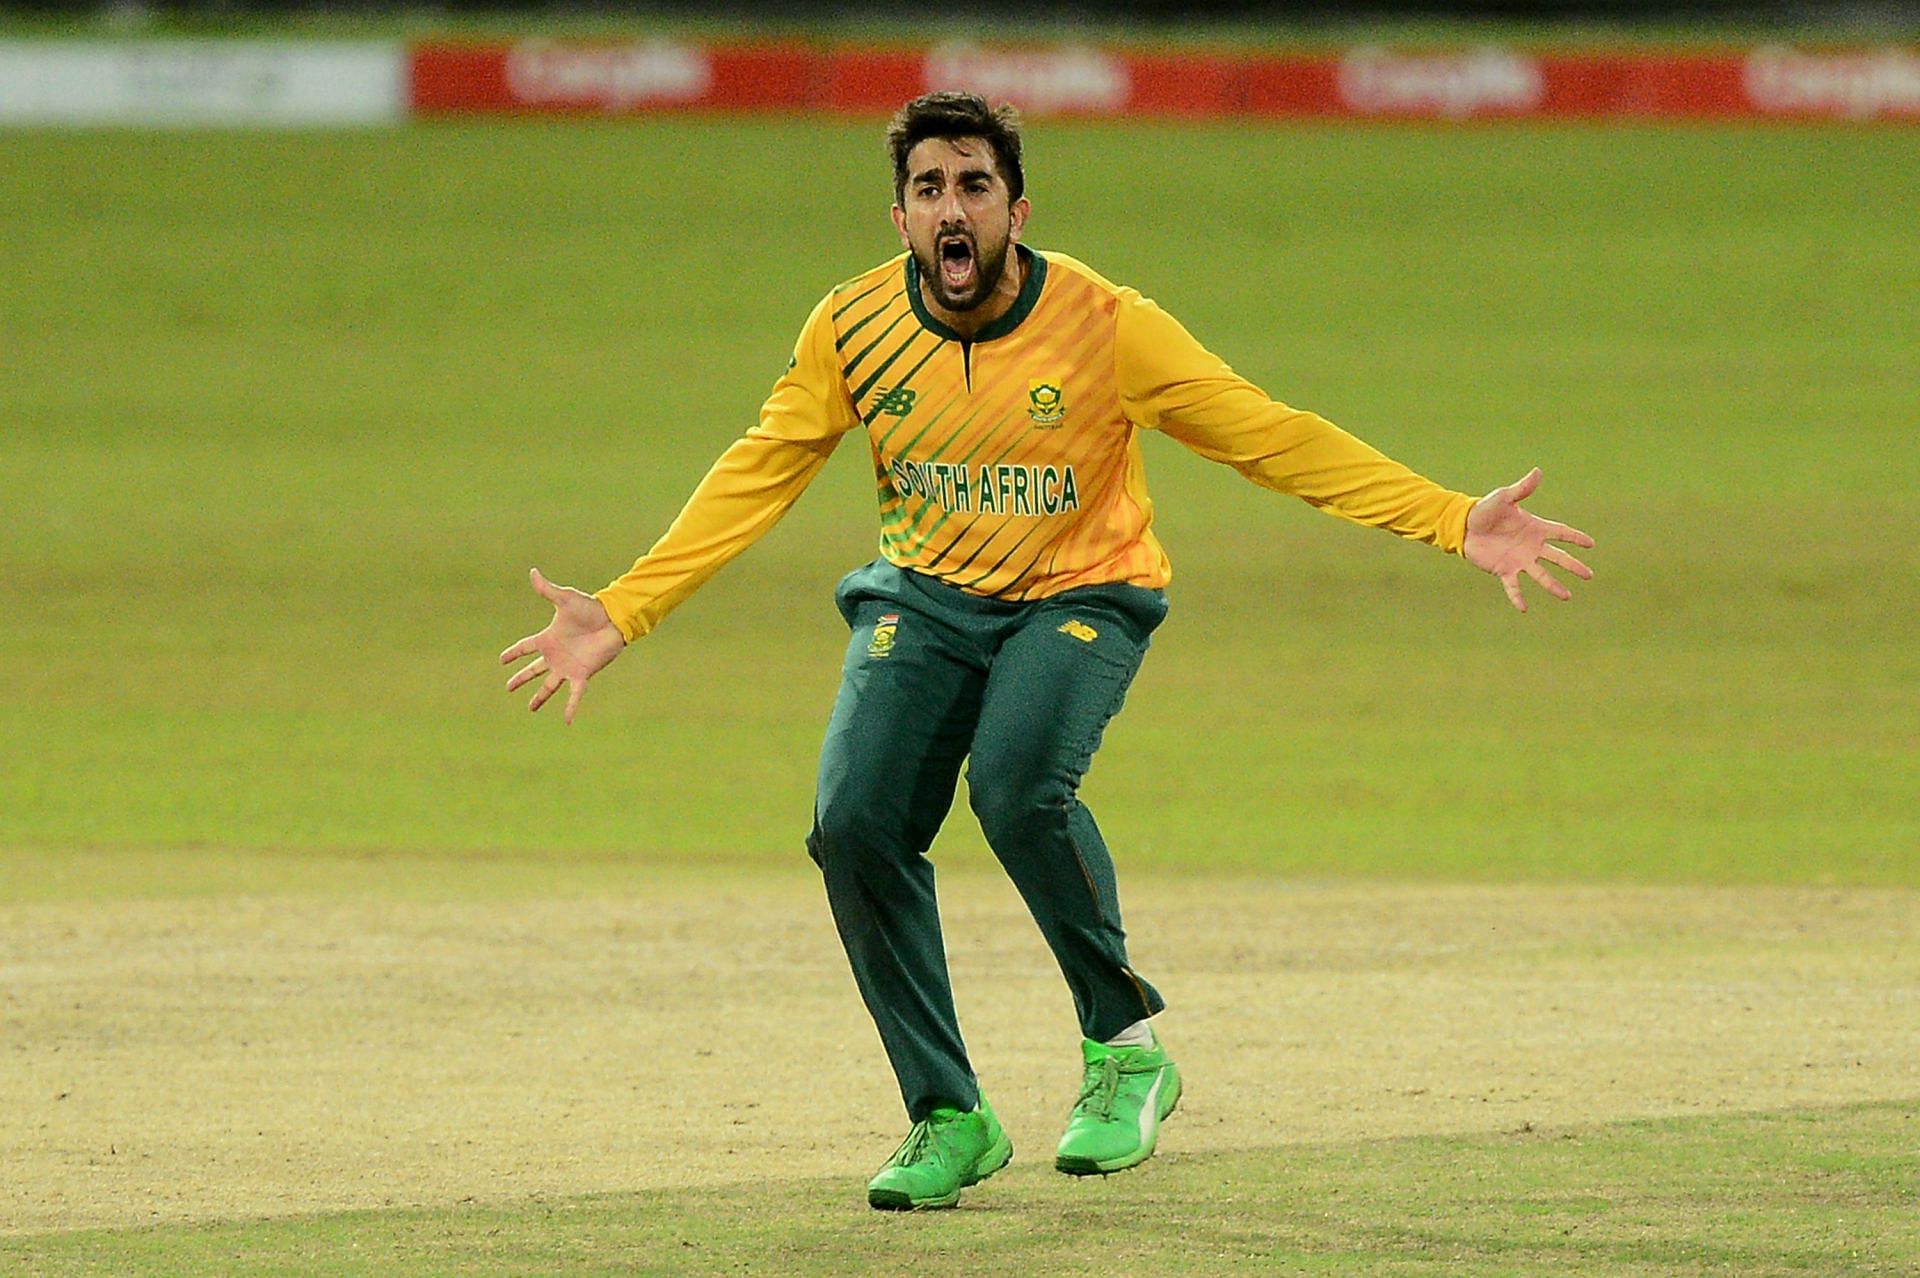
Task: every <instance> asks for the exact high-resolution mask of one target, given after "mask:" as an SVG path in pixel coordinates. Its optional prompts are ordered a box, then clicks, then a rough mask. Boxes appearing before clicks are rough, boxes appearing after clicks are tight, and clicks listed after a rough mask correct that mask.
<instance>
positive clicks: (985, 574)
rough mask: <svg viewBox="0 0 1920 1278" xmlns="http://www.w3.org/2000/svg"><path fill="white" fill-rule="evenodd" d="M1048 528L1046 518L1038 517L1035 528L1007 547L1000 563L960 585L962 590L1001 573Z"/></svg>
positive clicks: (1034, 523) (1034, 524) (1028, 530)
mask: <svg viewBox="0 0 1920 1278" xmlns="http://www.w3.org/2000/svg"><path fill="white" fill-rule="evenodd" d="M1046 526H1047V521H1046V518H1045V517H1044V516H1036V517H1035V518H1034V521H1033V526H1032V527H1030V528H1028V529H1027V530H1026V531H1025V532H1023V533H1021V534H1020V540H1018V541H1016V542H1014V543H1013V545H1011V546H1009V547H1007V553H1006V554H1004V555H1002V556H1000V559H999V562H997V563H995V564H994V565H993V567H991V568H989V569H987V570H986V571H985V572H983V573H981V574H980V575H979V576H977V577H974V578H973V579H971V580H970V581H964V582H961V583H960V587H961V589H963V590H965V589H968V588H970V587H973V586H977V585H979V584H980V583H981V582H983V581H985V580H986V579H987V578H989V577H991V576H993V574H995V573H996V572H999V571H1000V569H1001V568H1003V567H1005V566H1006V562H1007V560H1009V559H1011V558H1013V556H1014V553H1015V552H1016V551H1018V550H1019V549H1020V547H1022V546H1024V545H1026V544H1027V541H1028V539H1030V538H1031V537H1032V536H1033V535H1034V534H1035V533H1037V532H1039V531H1040V530H1041V529H1043V528H1045V527H1046ZM982 549H984V546H983V547H982ZM971 561H972V560H971V557H969V561H968V562H971ZM966 566H967V565H966V564H962V565H961V567H962V568H964V567H966ZM955 571H958V569H956V570H955Z"/></svg>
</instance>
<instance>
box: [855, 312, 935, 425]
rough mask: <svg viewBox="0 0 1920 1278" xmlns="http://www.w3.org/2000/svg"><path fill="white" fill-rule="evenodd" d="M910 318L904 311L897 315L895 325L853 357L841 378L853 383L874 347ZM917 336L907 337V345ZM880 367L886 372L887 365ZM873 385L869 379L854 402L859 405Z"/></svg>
mask: <svg viewBox="0 0 1920 1278" xmlns="http://www.w3.org/2000/svg"><path fill="white" fill-rule="evenodd" d="M908 318H910V317H909V315H908V314H907V312H905V311H902V312H900V314H898V315H896V316H894V317H893V323H891V324H889V325H887V326H886V327H885V328H884V329H882V330H881V331H880V336H878V337H876V338H874V339H873V340H872V341H871V342H869V343H867V345H866V346H865V347H863V348H862V349H861V351H860V353H859V354H858V355H855V356H854V357H853V358H852V359H851V360H849V361H848V362H847V364H846V366H845V367H844V369H843V370H842V372H841V376H843V377H845V378H846V380H847V381H848V382H852V381H853V378H854V372H855V370H857V369H858V368H859V367H860V363H861V361H862V360H864V359H866V357H867V356H869V355H871V354H872V353H873V350H874V347H876V346H878V345H880V343H882V342H884V341H886V340H887V338H888V336H889V335H890V334H892V332H893V330H894V329H896V328H898V327H900V322H901V321H902V320H904V319H908ZM917 336H919V334H918V333H917V332H916V333H913V334H910V335H908V337H907V343H908V344H911V343H912V341H913V339H914V338H915V337H917ZM899 353H900V352H899V350H898V349H896V350H895V351H894V354H896V355H897V354H899ZM880 367H881V371H882V372H884V371H885V370H886V365H885V364H882V365H881V366H880ZM872 385H873V380H872V379H871V378H869V379H868V380H867V382H866V384H865V385H863V386H862V387H861V388H860V389H859V390H858V391H856V392H855V393H854V396H853V399H854V402H855V403H858V402H859V401H860V397H861V396H862V395H865V394H866V393H867V390H868V388H869V387H871V386H872Z"/></svg>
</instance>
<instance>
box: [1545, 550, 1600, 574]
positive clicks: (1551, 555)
mask: <svg viewBox="0 0 1920 1278" xmlns="http://www.w3.org/2000/svg"><path fill="white" fill-rule="evenodd" d="M1540 557H1541V558H1542V559H1544V560H1546V561H1547V562H1548V563H1550V564H1557V565H1558V566H1560V567H1562V568H1565V569H1566V570H1567V571H1568V572H1570V573H1572V574H1573V575H1574V576H1576V577H1578V578H1580V579H1581V580H1582V581H1592V580H1593V569H1591V568H1589V567H1587V566H1586V565H1585V564H1583V563H1581V562H1580V561H1579V560H1578V559H1575V558H1574V557H1573V556H1572V555H1569V554H1568V553H1567V552H1566V551H1564V550H1561V549H1560V548H1559V547H1557V546H1542V547H1541V548H1540Z"/></svg>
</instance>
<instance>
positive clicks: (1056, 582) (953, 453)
mask: <svg viewBox="0 0 1920 1278" xmlns="http://www.w3.org/2000/svg"><path fill="white" fill-rule="evenodd" d="M1019 251H1020V252H1021V253H1022V255H1023V258H1024V261H1025V263H1026V278H1025V280H1024V281H1023V283H1022V286H1021V290H1020V293H1019V296H1018V298H1017V299H1016V300H1015V302H1014V304H1013V306H1012V307H1011V308H1010V309H1009V310H1008V311H1007V313H1006V314H1005V315H1003V316H1001V317H1000V318H999V319H997V320H995V321H994V322H993V323H991V324H989V325H987V326H986V327H985V328H983V329H981V330H980V331H979V332H978V333H977V334H975V335H974V337H973V338H972V339H970V340H969V339H963V338H962V337H961V336H960V334H958V333H956V332H954V331H953V330H952V329H950V328H948V327H947V326H946V325H944V324H942V323H941V322H940V321H939V320H938V319H936V318H935V317H934V316H933V315H932V314H930V313H929V312H928V310H927V308H926V304H925V302H924V300H923V299H922V297H921V293H920V281H919V278H918V271H917V268H916V266H915V263H914V260H913V257H912V256H911V255H910V254H902V255H901V256H899V257H896V258H894V259H893V260H891V261H889V262H886V263H883V264H882V265H880V266H877V267H875V268H874V269H872V270H870V271H868V272H866V273H865V274H863V275H859V276H856V277H854V278H853V279H850V280H848V281H846V282H845V283H843V284H840V285H839V286H837V287H836V288H834V289H833V290H832V292H830V293H829V294H828V295H827V296H826V297H825V298H824V299H823V300H822V301H821V302H820V304H819V305H818V306H816V307H815V308H814V310H813V314H812V315H811V316H809V317H808V319H807V322H806V326H805V327H804V328H803V329H802V330H801V332H800V339H799V341H798V343H797V344H796V345H795V347H794V352H793V359H792V362H791V363H790V364H789V366H788V368H787V372H786V374H785V375H784V376H783V377H781V378H780V380H779V381H778V382H777V383H776V384H775V385H774V388H773V393H772V394H771V395H770V396H769V397H768V399H767V401H766V404H765V406H764V407H763V408H762V409H761V410H760V420H759V422H758V423H757V424H756V425H755V426H753V428H752V429H750V430H748V431H747V433H746V434H745V435H743V436H742V437H741V438H740V439H739V440H737V441H735V443H734V444H733V445H732V446H731V447H729V448H728V449H727V451H726V452H725V453H724V454H722V456H721V457H720V459H719V461H718V462H716V463H715V464H714V466H713V469H712V470H711V471H709V472H708V474H707V476H706V478H705V479H703V480H702V481H701V483H700V485H699V487H698V488H696V489H695V490H694V493H693V496H692V497H691V498H690V499H689V500H688V502H687V504H686V506H685V508H684V509H682V510H681V512H680V515H679V517H678V518H676V519H675V520H674V521H673V524H672V526H671V527H669V528H668V529H667V531H666V534H665V535H664V536H662V537H661V538H660V540H659V541H658V542H656V543H655V544H654V546H653V548H652V549H651V550H649V551H648V552H647V553H646V554H645V555H643V556H641V558H640V559H639V560H638V561H637V562H636V563H635V564H634V565H633V567H632V568H631V569H630V570H629V571H628V572H627V573H626V574H625V575H624V576H622V577H620V578H619V579H618V580H616V581H614V582H613V583H612V584H610V585H608V586H607V587H606V589H604V590H602V591H600V592H599V593H598V594H597V595H596V596H595V597H596V598H597V599H599V600H600V602H601V603H602V604H604V605H605V606H606V609H607V614H608V615H609V616H610V617H611V618H612V619H613V621H614V624H615V625H617V626H619V628H620V630H621V632H622V633H623V634H624V635H625V636H626V637H627V638H628V639H629V640H632V639H635V638H638V637H639V636H640V635H643V634H645V633H647V632H648V631H649V630H651V629H652V628H653V627H654V626H656V625H657V624H659V622H660V620H661V618H663V617H665V616H666V615H667V613H668V612H669V611H670V610H671V609H672V608H673V607H674V606H675V605H677V604H679V603H680V602H681V601H682V600H684V599H685V598H686V597H687V596H688V595H690V594H692V593H693V592H694V590H696V589H697V588H698V587H699V586H700V584H701V583H702V582H704V581H706V580H707V578H709V577H711V576H712V575H713V574H714V573H715V572H717V571H718V570H719V569H720V567H721V566H722V565H723V564H725V563H726V562H727V561H728V560H730V559H732V558H733V557H734V556H735V555H737V554H739V553H740V552H741V551H742V550H745V549H746V548H747V547H748V546H750V545H751V544H753V542H754V541H755V540H756V539H758V538H759V537H760V536H761V535H762V534H763V533H765V532H766V531H767V530H768V529H769V528H771V527H773V525H774V524H775V523H777V522H778V521H779V519H780V517H781V516H782V515H783V514H785V513H786V511H787V509H788V508H789V507H791V506H792V505H793V503H794V501H795V500H796V499H797V498H798V497H799V496H800V494H801V492H803V491H804V490H805V489H806V486H807V484H808V483H809V482H811V480H812V479H813V477H814V476H815V475H816V474H818V473H819V470H820V468H821V466H823V465H824V464H825V463H826V460H827V457H828V455H829V454H831V453H832V452H833V449H834V447H835V445H837V444H838V443H839V442H840V439H841V437H842V436H844V435H846V434H847V433H848V432H850V431H852V430H855V429H856V428H864V429H865V431H866V435H867V441H868V444H869V446H870V448H871V452H872V458H873V476H874V485H875V488H876V490H877V493H878V497H879V504H880V553H881V554H882V555H884V556H885V557H886V558H887V559H888V560H890V561H892V562H893V563H895V564H897V565H899V566H901V567H903V568H909V569H912V570H913V571H915V572H921V573H926V574H928V575H929V576H933V577H937V578H939V579H941V580H942V581H945V582H948V583H949V584H951V585H955V586H958V587H960V588H961V589H962V590H967V591H970V592H973V593H975V594H980V595H988V596H992V597H994V598H998V599H1007V600H1028V599H1040V598H1044V597H1046V596H1048V595H1053V594H1058V593H1059V592H1061V591H1063V590H1071V589H1073V588H1074V587H1076V586H1085V585H1092V584H1095V583H1102V582H1130V583H1132V584H1135V585H1140V586H1151V587H1158V586H1164V585H1165V584H1167V582H1168V581H1169V580H1170V579H1171V577H1172V568H1171V566H1170V565H1169V563H1168V561H1167V556H1166V552H1165V551H1164V550H1162V549H1161V546H1160V542H1159V540H1158V539H1157V538H1156V537H1155V536H1154V534H1153V502H1152V500H1151V499H1150V498H1149V497H1148V495H1147V483H1146V474H1145V471H1144V469H1143V467H1142V465H1141V459H1140V443H1139V432H1140V431H1142V430H1158V431H1163V432H1165V433H1166V434H1168V435H1170V436H1172V437H1173V438H1174V439H1177V440H1179V441H1180V442H1181V443H1182V444H1184V445H1186V446H1187V447H1188V448H1191V449H1193V450H1194V451H1195V452H1197V453H1199V454H1200V455H1202V456H1204V457H1208V458H1211V459H1213V460H1214V461H1219V462H1224V463H1226V464H1227V465H1230V466H1232V467H1234V468H1235V469H1236V470H1238V471H1240V473H1241V474H1243V475H1245V476H1246V477H1247V478H1249V479H1251V480H1253V481H1254V482H1255V483H1257V484H1261V485H1264V486H1265V487H1268V488H1273V489H1277V490H1278V491H1280V492H1284V493H1292V494H1293V495H1294V496H1296V497H1300V498H1302V499H1304V500H1305V501H1307V502H1309V503H1311V504H1313V505H1314V506H1316V507H1319V508H1320V509H1322V510H1325V511H1327V512H1329V513H1331V514H1335V515H1339V516H1342V517H1344V518H1346V519H1350V520H1352V521H1354V522H1356V523H1360V524H1366V525H1369V526H1372V527H1377V528H1385V529H1388V530H1390V531H1392V532H1394V533H1397V534H1399V535H1400V536H1402V537H1408V538H1411V539H1414V540H1417V541H1424V542H1428V543H1430V544H1433V545H1437V546H1439V547H1441V548H1442V549H1444V550H1447V551H1450V552H1454V553H1458V552H1459V551H1460V550H1461V547H1462V544H1463V543H1464V541H1465V537H1466V521H1467V511H1468V510H1469V508H1471V506H1472V505H1473V500H1474V499H1473V498H1472V497H1469V496H1467V495H1466V494H1464V493H1458V492H1453V491H1450V490H1448V489H1446V488H1442V487H1441V486H1439V485H1438V484H1435V483H1432V482H1431V481H1429V480H1427V479H1424V478H1422V477H1421V476H1419V475H1417V474H1415V473H1414V472H1413V471H1411V470H1409V469H1408V468H1407V467H1405V466H1403V465H1401V464H1400V463H1399V462H1396V461H1393V460H1392V459H1390V458H1388V457H1386V456H1384V455H1382V454H1381V453H1380V452H1378V451H1376V450H1375V449H1373V448H1371V447H1369V446H1368V445H1367V444H1364V443H1362V442H1361V441H1360V440H1358V439H1355V438H1354V437H1353V436H1352V435H1349V434H1347V433H1346V432H1345V431H1343V430H1341V429H1340V428H1339V427H1337V426H1335V425H1333V424H1332V423H1331V422H1328V421H1327V420H1325V419H1324V418H1322V417H1319V416H1316V415H1315V414H1313V413H1309V412H1303V411H1301V410H1298V409H1294V408H1289V407H1287V406H1286V405H1285V404H1282V403H1279V402H1277V401H1275V400H1273V399H1270V398H1269V397H1268V396H1267V395H1266V393H1265V392H1264V391H1262V390H1261V389H1260V388H1259V387H1257V386H1254V385H1253V384H1252V383H1250V382H1248V381H1247V380H1246V379H1245V378H1242V377H1240V376H1239V375H1238V374H1236V373H1235V372H1234V371H1233V370H1232V369H1231V368H1229V367H1228V366H1227V365H1226V363H1225V362H1224V361H1222V360H1221V359H1220V358H1219V357H1218V356H1216V355H1214V354H1213V353H1211V352H1210V351H1208V350H1207V349H1206V348H1205V347H1203V346H1202V345H1200V343H1199V342H1197V341H1195V340H1194V338H1193V337H1192V335H1191V334H1189V333H1188V332H1187V330H1186V329H1185V328H1183V327H1181V325H1180V323H1179V321H1177V320H1175V319H1174V318H1173V317H1172V316H1171V315H1169V314H1167V313H1166V312H1165V311H1163V310H1161V309H1160V307H1159V306H1157V305H1155V304H1154V303H1153V302H1152V301H1150V300H1148V299H1147V298H1144V297H1142V296H1141V295H1140V294H1139V293H1138V292H1136V291H1135V290H1133V289H1131V288H1123V287H1120V286H1117V285H1115V284H1112V283H1110V282H1109V281H1107V280H1106V279H1104V278H1102V277H1101V276H1100V275H1098V274H1096V273H1095V272H1094V271H1092V270H1090V269H1089V268H1087V267H1086V266H1085V265H1083V264H1081V263H1080V262H1077V261H1075V260H1074V259H1072V258H1070V257H1066V256H1064V255H1062V254H1059V253H1050V252H1037V251H1029V250H1026V249H1024V248H1023V249H1021V250H1019Z"/></svg>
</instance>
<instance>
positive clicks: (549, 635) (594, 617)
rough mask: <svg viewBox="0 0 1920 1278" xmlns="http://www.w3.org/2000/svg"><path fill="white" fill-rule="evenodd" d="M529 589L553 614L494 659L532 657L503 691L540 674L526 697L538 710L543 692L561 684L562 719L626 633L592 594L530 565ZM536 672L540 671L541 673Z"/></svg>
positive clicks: (502, 661) (549, 692) (623, 642)
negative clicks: (564, 692) (536, 686)
mask: <svg viewBox="0 0 1920 1278" xmlns="http://www.w3.org/2000/svg"><path fill="white" fill-rule="evenodd" d="M528 575H529V576H530V577H531V578H532V581H533V588H534V591H535V592H536V593H537V594H539V596H540V597H541V598H542V599H545V600H546V601H547V602H548V603H550V604H552V605H553V620H552V622H550V623H549V624H548V626H547V628H546V629H545V630H542V631H541V632H540V633H539V634H533V635H528V636H527V637H526V638H524V639H522V640H521V641H520V642H518V643H516V644H514V645H513V646H512V647H511V648H508V649H507V650H506V651H505V652H503V653H501V654H500V664H501V665H503V666H505V665H511V664H513V663H514V662H516V661H518V660H519V659H520V658H522V657H532V658H533V660H532V661H529V662H528V663H527V664H526V665H525V666H522V667H521V668H520V669H519V670H517V671H515V672H514V675H513V678H511V679H509V680H507V691H508V692H512V691H514V690H515V689H516V688H519V687H522V686H524V685H526V684H528V683H531V682H532V681H533V680H535V679H539V680H540V687H539V689H538V690H536V691H535V692H534V694H533V700H531V701H529V702H528V703H527V709H529V710H538V709H539V708H540V707H541V706H543V705H545V704H546V703H547V698H548V697H551V696H552V695H553V694H554V693H556V692H558V691H559V690H560V685H562V684H565V685H566V686H567V714H566V719H567V722H568V723H572V722H573V713H574V711H576V710H578V709H579V708H580V698H581V697H582V696H584V695H585V694H586V691H587V680H589V679H591V678H593V676H595V675H597V674H599V673H600V672H601V671H602V670H605V669H606V668H607V667H608V666H609V665H611V664H612V663H613V659H614V658H615V657H617V656H619V655H620V650H621V649H622V648H624V647H626V646H627V640H626V636H624V635H622V634H621V633H620V630H619V627H617V626H615V625H614V624H613V621H612V619H611V618H609V617H608V616H607V610H606V608H605V607H603V606H602V605H601V603H600V601H599V600H598V599H595V598H594V597H593V596H592V595H589V594H586V593H585V592H583V591H579V590H575V589H573V588H572V587H571V586H556V585H554V584H553V583H552V582H550V581H548V580H547V579H546V578H545V577H542V576H541V575H540V570H539V569H538V568H535V569H533V570H531V572H530V573H529V574H528ZM542 676H545V677H544V678H542Z"/></svg>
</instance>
